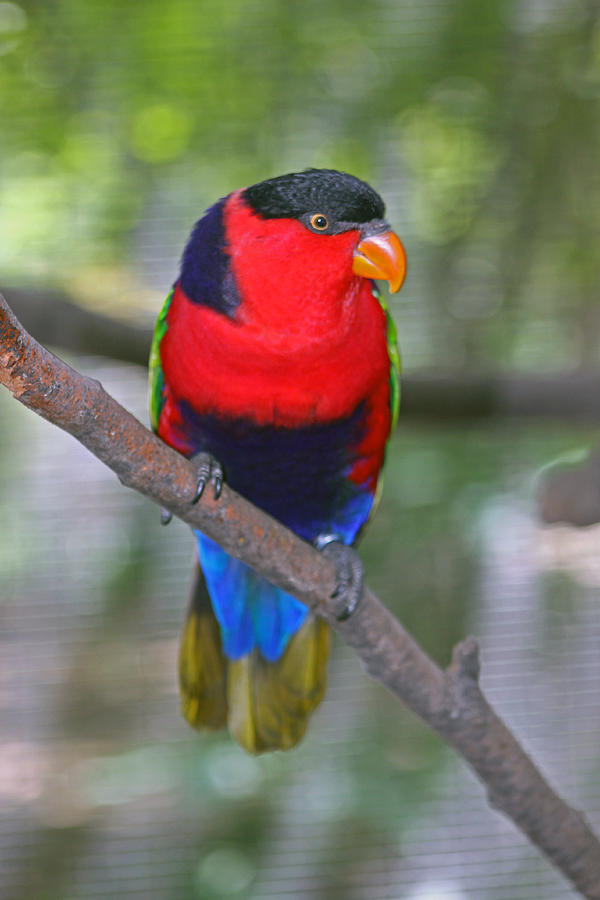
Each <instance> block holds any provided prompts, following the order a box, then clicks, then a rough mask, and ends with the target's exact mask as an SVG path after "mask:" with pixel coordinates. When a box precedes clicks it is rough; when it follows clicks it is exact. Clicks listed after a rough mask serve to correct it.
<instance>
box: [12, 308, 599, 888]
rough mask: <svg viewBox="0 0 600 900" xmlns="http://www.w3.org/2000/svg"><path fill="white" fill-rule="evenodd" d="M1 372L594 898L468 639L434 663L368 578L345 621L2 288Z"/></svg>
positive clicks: (574, 841)
mask: <svg viewBox="0 0 600 900" xmlns="http://www.w3.org/2000/svg"><path fill="white" fill-rule="evenodd" d="M0 384H3V385H4V386H5V387H7V388H8V390H9V391H10V392H11V393H12V394H13V396H14V397H15V398H16V399H17V400H19V401H20V402H21V403H23V404H24V405H25V406H27V407H29V408H30V409H32V410H33V411H34V412H37V413H38V414H39V415H41V416H43V417H44V418H46V419H48V420H49V421H50V422H53V423H54V424H55V425H58V426H59V427H60V428H62V429H64V430H65V431H68V432H69V433H70V434H72V435H73V436H74V437H76V438H77V439H78V440H79V441H81V443H82V444H84V446H86V447H87V448H88V449H89V450H90V451H91V452H92V453H94V454H95V455H96V456H97V457H98V458H99V459H100V460H101V461H102V462H104V463H105V464H106V465H107V466H109V467H110V468H111V469H112V470H113V471H114V472H115V473H116V474H117V476H118V478H119V479H120V481H121V482H122V483H123V484H124V485H126V486H127V487H131V488H134V489H135V490H137V491H139V492H141V493H142V494H145V495H146V496H147V497H149V498H150V499H151V500H152V501H154V502H155V503H156V504H158V505H160V506H163V507H165V508H166V509H169V510H170V511H171V512H172V513H173V514H174V515H176V516H179V518H181V519H183V520H184V521H185V522H187V523H188V524H190V525H193V526H194V527H196V528H199V529H201V530H202V531H203V532H204V533H206V534H207V535H208V536H209V537H210V538H212V539H213V540H214V541H217V542H218V543H219V544H221V545H222V546H223V547H224V548H225V549H226V550H227V551H228V552H229V553H231V554H232V555H234V556H236V557H239V558H240V559H243V560H244V562H246V563H248V564H249V565H251V566H252V567H253V568H255V569H257V570H258V571H259V572H260V573H261V574H262V575H264V576H265V577H267V578H268V579H269V580H271V581H272V582H274V583H275V584H276V585H278V586H279V587H281V588H283V589H284V590H286V591H289V592H290V593H292V594H294V595H295V596H297V597H298V598H299V599H300V600H302V601H303V602H304V603H306V604H307V605H309V606H310V607H311V608H312V609H315V610H317V611H318V613H319V614H320V615H322V616H323V617H324V618H325V619H326V620H327V621H328V622H329V623H330V624H331V625H332V627H333V628H335V630H336V631H337V632H339V634H340V635H341V636H342V638H343V639H344V640H345V641H346V642H347V643H348V644H349V645H350V646H351V647H353V648H354V649H355V650H356V652H357V654H358V655H359V657H360V659H361V660H362V663H363V665H364V667H365V669H366V670H367V672H368V673H369V674H370V675H371V676H372V677H373V678H375V679H377V680H378V681H380V682H381V683H382V684H383V685H385V687H387V688H388V689H389V690H390V691H391V692H392V693H393V694H395V695H396V696H397V697H399V698H400V699H402V700H403V701H404V703H405V704H406V705H407V706H408V707H409V708H410V709H411V710H412V711H413V712H414V713H416V714H417V715H418V716H420V717H421V718H422V719H423V720H424V721H425V722H426V723H427V724H428V725H430V727H431V728H433V729H434V730H435V731H436V732H437V733H438V734H439V735H440V736H441V737H442V738H443V739H444V740H446V741H447V742H448V743H450V744H451V745H452V746H453V747H454V748H455V749H456V750H457V751H458V752H459V753H460V754H461V755H462V756H463V757H464V759H465V760H466V761H467V762H468V763H469V764H470V765H471V767H472V768H473V769H474V770H475V772H476V773H477V775H478V776H479V778H480V779H481V781H482V782H483V784H484V785H485V786H486V788H487V791H488V795H489V798H490V801H491V803H492V804H493V805H494V806H495V807H496V808H497V809H500V810H501V811H502V812H504V813H505V814H506V815H507V816H509V817H510V818H511V819H512V820H513V821H514V822H515V823H516V824H517V825H518V826H519V828H521V829H522V830H523V831H524V833H525V834H526V835H527V836H528V837H529V838H530V839H531V840H532V841H533V842H534V843H535V844H537V846H538V847H539V848H540V849H541V850H542V851H543V852H544V853H545V854H546V855H547V856H548V858H549V859H550V860H551V861H552V862H553V863H554V865H555V866H557V868H558V869H559V870H560V871H561V872H562V873H563V874H564V875H565V877H566V878H568V879H569V880H570V881H571V882H572V883H573V885H574V886H575V887H576V888H577V889H578V890H579V891H580V893H581V894H582V895H583V896H584V897H588V898H590V900H600V842H599V841H598V839H597V838H596V837H595V836H594V834H593V832H592V831H591V829H590V828H589V826H588V825H587V823H586V821H585V819H584V817H583V815H582V814H581V813H579V812H578V811H576V810H574V809H572V808H571V807H569V806H568V805H567V804H566V803H565V802H564V801H563V800H562V799H561V798H560V797H559V796H558V795H557V794H556V793H555V792H554V791H553V790H552V789H551V788H550V786H549V785H548V783H547V782H546V781H545V780H544V778H543V777H542V775H541V774H540V772H539V771H538V770H537V769H536V767H535V766H534V764H533V762H532V761H531V759H530V758H529V757H528V756H527V755H526V754H525V752H524V751H523V750H522V748H521V747H520V745H519V744H518V743H517V741H516V739H515V738H514V736H513V735H512V734H511V732H510V731H509V730H508V729H507V728H506V726H505V725H504V723H503V722H502V721H501V720H500V719H499V718H498V716H497V715H496V714H495V712H494V711H493V709H492V708H491V707H490V705H489V704H488V702H487V700H486V699H485V697H484V695H483V694H482V692H481V690H480V687H479V658H478V648H477V644H476V642H475V641H474V639H472V638H467V639H466V640H465V641H463V642H462V643H461V644H459V645H458V646H457V647H456V649H455V651H454V657H453V661H452V664H451V665H450V667H449V668H448V670H447V671H446V672H444V671H442V670H441V669H440V668H438V666H436V665H435V663H433V662H432V661H431V660H430V659H429V657H428V656H427V655H426V654H425V653H424V652H423V651H422V650H421V648H420V647H419V646H418V645H417V644H416V643H415V641H414V640H413V639H412V638H411V637H410V635H409V634H407V632H406V631H404V629H403V628H402V626H401V625H400V623H399V622H398V621H397V620H396V619H395V618H394V616H392V614H391V613H390V612H389V611H388V610H387V609H386V608H385V607H384V606H383V605H382V604H381V603H380V601H379V600H378V599H377V598H376V597H375V596H374V595H373V594H372V593H371V591H370V590H368V588H365V590H364V593H363V597H362V599H361V603H360V605H359V607H358V609H357V611H356V612H355V613H354V614H353V615H352V616H351V617H350V618H349V619H348V620H347V621H345V622H338V621H337V620H336V619H335V616H334V614H333V612H332V602H331V595H332V593H333V591H334V589H335V573H334V569H333V564H332V563H331V562H330V561H329V560H327V559H326V558H324V557H323V556H322V555H321V554H319V553H317V552H316V551H315V550H314V549H313V548H312V547H311V546H310V545H309V544H307V543H305V542H304V541H302V540H301V539H300V538H298V537H296V536H295V535H294V534H292V532H290V531H288V530H287V529H285V528H283V526H282V525H280V524H279V523H278V522H276V521H275V520H273V519H271V518H270V517H269V516H267V515H266V514H265V513H263V512H261V511H260V510H258V509H257V508H256V507H254V506H252V505H251V504H250V503H248V502H247V501H246V500H244V499H243V498H242V497H240V496H239V495H237V494H235V493H234V492H233V491H231V490H230V489H229V488H228V487H227V486H226V485H225V486H224V488H223V492H222V494H221V497H220V499H219V500H215V499H214V498H213V496H212V492H211V491H207V492H206V496H203V498H202V500H201V502H200V503H198V504H197V505H195V506H193V505H191V504H190V500H191V498H192V497H193V496H194V492H195V489H196V473H195V469H194V467H193V466H192V465H191V464H190V463H189V462H188V461H187V460H186V459H185V458H184V457H183V456H180V455H179V454H178V453H176V452H175V451H174V450H172V449H171V448H169V447H167V446H166V445H164V444H163V443H162V442H161V441H160V440H159V439H158V438H156V437H155V436H154V435H153V434H151V433H150V432H149V431H148V430H147V429H146V428H144V427H143V426H142V425H141V424H140V423H139V422H138V421H137V419H135V418H134V417H133V416H132V415H130V414H129V413H128V412H126V411H125V410H124V409H123V408H122V407H121V406H119V404H118V403H116V401H115V400H113V399H112V398H111V397H110V396H109V395H108V394H106V393H105V391H104V390H103V388H102V386H101V385H100V383H99V382H98V381H94V380H92V379H90V378H86V377H84V376H82V375H80V374H78V373H77V372H75V371H74V370H73V369H71V368H69V367H68V366H67V365H66V364H65V363H63V362H62V361H61V360H60V359H58V358H57V357H55V356H53V355H52V354H51V353H49V352H48V351H47V350H45V349H44V348H43V347H41V346H40V345H39V344H38V343H37V342H36V341H35V340H33V338H31V337H30V335H29V334H28V333H27V332H26V331H25V330H24V329H23V327H22V326H21V325H20V323H19V322H18V320H17V319H16V317H15V316H14V314H13V313H12V312H11V310H10V309H9V307H8V305H7V304H6V301H5V300H4V298H2V297H1V296H0Z"/></svg>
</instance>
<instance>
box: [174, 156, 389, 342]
mask: <svg viewBox="0 0 600 900" xmlns="http://www.w3.org/2000/svg"><path fill="white" fill-rule="evenodd" d="M405 272H406V257H405V254H404V248H403V246H402V244H401V242H400V240H399V238H398V237H397V236H396V234H395V233H394V232H393V231H392V230H391V228H390V226H389V225H388V224H387V222H386V221H385V206H384V203H383V201H382V199H381V197H380V196H379V194H377V193H376V191H374V190H373V189H372V188H371V187H370V186H369V185H368V184H366V182H364V181H361V180H360V179H358V178H355V177H354V176H353V175H348V174H346V173H344V172H337V171H334V170H330V169H309V170H307V171H305V172H298V173H292V174H289V175H281V176H278V177H276V178H270V179H268V180H266V181H262V182H260V183H259V184H255V185H253V186H251V187H248V188H245V189H242V190H239V191H235V192H234V193H232V194H230V195H229V196H228V197H226V198H224V200H221V201H219V203H217V204H216V205H215V206H213V207H212V208H211V209H210V210H209V211H208V213H207V214H206V215H205V216H204V218H203V219H201V220H200V221H199V222H198V223H197V225H196V227H195V229H194V231H193V232H192V236H191V238H190V241H189V243H188V246H187V247H186V250H185V252H184V256H183V259H182V272H181V283H182V286H183V289H184V291H185V293H186V295H187V296H188V297H189V299H190V300H192V302H197V303H203V304H205V305H209V306H211V307H212V308H214V309H217V310H218V311H220V312H224V313H225V314H226V315H228V316H229V317H230V318H241V319H242V320H244V321H249V320H253V321H258V320H260V321H261V323H262V325H263V327H264V326H268V327H270V328H272V329H273V330H281V329H282V328H284V326H285V327H286V328H287V329H288V330H289V329H290V328H293V323H294V322H296V323H298V325H300V323H303V324H302V327H305V325H306V324H307V323H309V322H310V321H311V320H313V321H314V322H315V327H316V323H317V320H318V321H319V322H320V323H321V324H324V321H325V319H327V312H328V310H330V311H332V315H331V320H330V324H333V322H334V315H335V316H337V315H339V310H340V309H341V306H342V305H343V304H344V303H346V304H348V303H349V302H351V299H352V297H353V296H354V295H355V294H356V293H357V292H358V290H359V288H360V285H361V283H362V284H364V282H362V279H364V278H367V279H383V280H386V281H387V282H388V283H389V286H390V290H391V291H398V290H399V289H400V287H401V285H402V282H403V280H404V276H405ZM348 298H350V300H348ZM336 304H337V305H336ZM284 330H285V329H284Z"/></svg>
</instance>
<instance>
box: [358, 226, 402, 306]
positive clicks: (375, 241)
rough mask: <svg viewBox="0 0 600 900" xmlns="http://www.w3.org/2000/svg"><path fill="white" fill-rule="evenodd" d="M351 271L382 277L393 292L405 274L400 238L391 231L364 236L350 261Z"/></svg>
mask: <svg viewBox="0 0 600 900" xmlns="http://www.w3.org/2000/svg"><path fill="white" fill-rule="evenodd" d="M352 271H353V272H354V274H355V275H362V276H363V277H364V278H382V279H384V280H385V281H387V282H388V283H389V286H390V291H391V292H392V293H393V294H395V293H396V291H399V290H400V288H401V287H402V282H403V281H404V276H405V275H406V254H405V252H404V247H403V246H402V242H401V241H400V238H399V237H398V236H397V235H396V234H394V232H393V231H391V230H389V231H384V232H383V233H381V234H372V235H369V236H367V237H364V238H363V239H362V241H361V242H360V244H359V245H358V247H357V248H356V250H355V251H354V259H353V261H352Z"/></svg>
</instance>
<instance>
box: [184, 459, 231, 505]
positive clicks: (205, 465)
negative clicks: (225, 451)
mask: <svg viewBox="0 0 600 900" xmlns="http://www.w3.org/2000/svg"><path fill="white" fill-rule="evenodd" d="M190 462H191V463H193V464H194V465H195V466H196V468H197V470H198V480H197V481H196V491H195V493H194V496H193V497H192V503H197V502H198V500H199V499H200V497H201V496H202V494H203V493H204V488H205V487H206V485H207V484H212V486H213V488H214V492H215V500H218V499H219V497H220V496H221V490H222V488H223V481H224V477H225V476H224V475H223V467H222V466H221V463H220V462H218V460H216V459H215V458H214V456H211V455H210V453H195V454H194V455H193V456H191V457H190Z"/></svg>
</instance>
